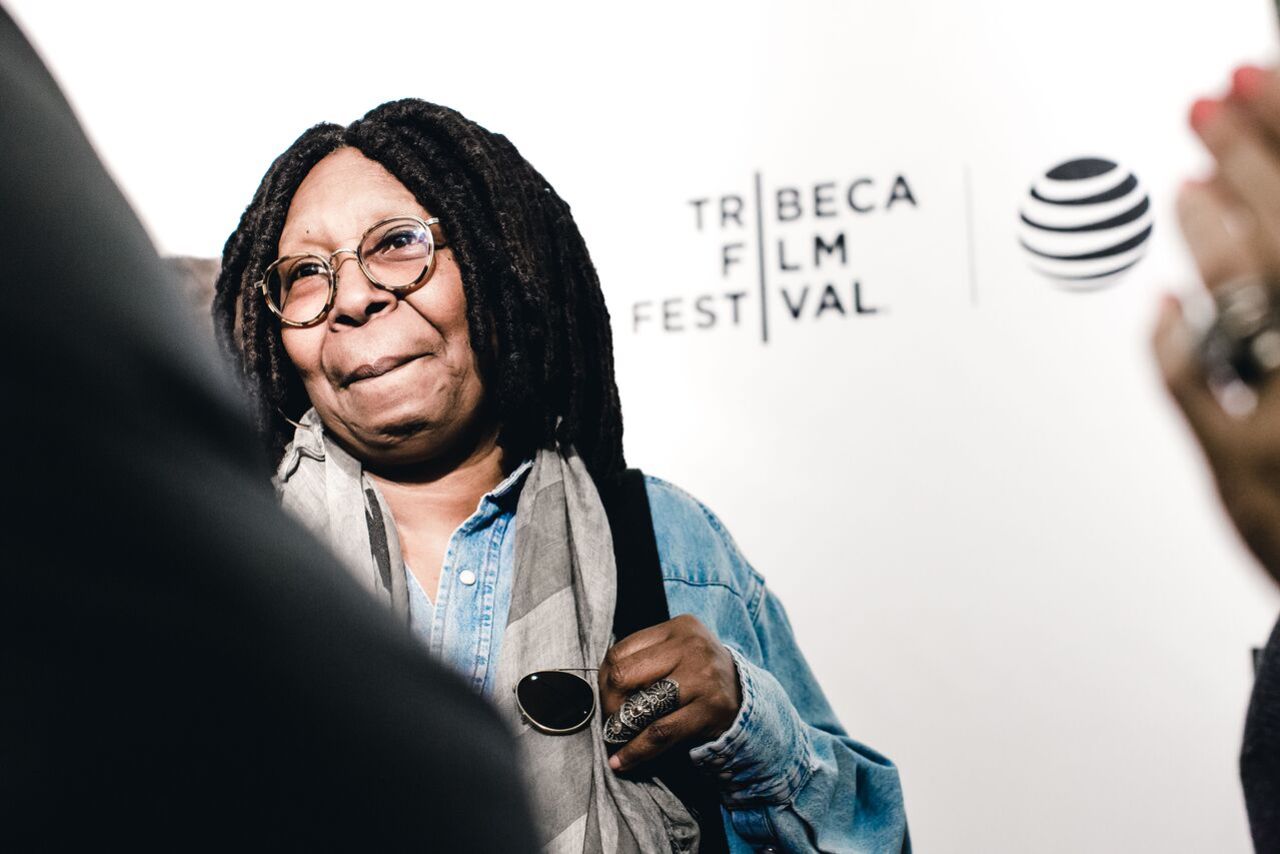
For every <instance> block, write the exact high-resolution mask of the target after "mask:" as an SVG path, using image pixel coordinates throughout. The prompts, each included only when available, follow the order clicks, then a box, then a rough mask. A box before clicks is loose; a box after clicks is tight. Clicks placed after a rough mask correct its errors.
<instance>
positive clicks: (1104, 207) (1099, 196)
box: [1019, 157, 1152, 290]
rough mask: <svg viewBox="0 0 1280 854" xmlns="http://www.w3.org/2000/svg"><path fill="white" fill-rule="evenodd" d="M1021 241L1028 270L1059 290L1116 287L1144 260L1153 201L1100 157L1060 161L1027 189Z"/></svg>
mask: <svg viewBox="0 0 1280 854" xmlns="http://www.w3.org/2000/svg"><path fill="white" fill-rule="evenodd" d="M1021 220H1022V222H1021V230H1020V236H1019V242H1020V243H1021V245H1022V248H1023V249H1024V250H1026V252H1027V256H1028V258H1029V260H1030V262H1031V267H1032V269H1033V270H1035V271H1036V272H1037V273H1040V274H1041V275H1043V276H1045V277H1047V278H1049V279H1050V280H1051V281H1053V282H1055V283H1056V284H1058V285H1061V286H1062V287H1065V288H1069V289H1072V290H1095V289H1099V288H1103V287H1106V286H1107V285H1111V284H1114V283H1115V282H1116V281H1118V280H1119V278H1120V276H1121V275H1122V274H1124V273H1125V272H1126V271H1128V270H1130V269H1131V268H1132V267H1133V266H1134V265H1135V264H1137V263H1138V262H1139V261H1141V260H1142V257H1143V255H1144V254H1145V253H1146V250H1147V239H1148V238H1149V237H1151V228H1152V221H1151V200H1150V198H1149V197H1148V196H1147V194H1146V192H1145V191H1144V190H1143V188H1142V187H1141V186H1140V185H1139V183H1138V178H1137V176H1135V175H1134V174H1133V173H1132V172H1130V171H1128V170H1127V169H1122V168H1120V166H1119V165H1117V164H1116V163H1114V162H1112V161H1110V160H1106V159H1103V158H1101V157H1083V158H1080V159H1077V160H1068V161H1067V162H1066V163H1060V164H1058V165H1057V166H1055V167H1053V168H1052V169H1050V170H1049V171H1048V172H1046V173H1045V174H1044V175H1043V176H1041V177H1040V178H1039V179H1038V180H1037V181H1036V182H1035V184H1033V185H1032V187H1031V192H1030V196H1029V197H1028V199H1027V200H1026V201H1025V203H1024V205H1023V208H1022V211H1021Z"/></svg>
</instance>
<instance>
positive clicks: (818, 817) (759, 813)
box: [690, 591, 911, 854]
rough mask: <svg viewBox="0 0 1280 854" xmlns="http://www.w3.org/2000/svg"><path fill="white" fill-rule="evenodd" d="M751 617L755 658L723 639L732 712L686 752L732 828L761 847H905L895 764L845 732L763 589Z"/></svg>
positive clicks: (903, 849)
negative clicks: (731, 665)
mask: <svg viewBox="0 0 1280 854" xmlns="http://www.w3.org/2000/svg"><path fill="white" fill-rule="evenodd" d="M755 623H756V632H757V638H758V640H759V644H760V652H761V656H760V657H761V660H760V661H758V662H757V661H751V660H750V659H749V658H748V657H747V655H746V654H745V653H744V651H743V650H740V649H737V648H735V647H734V646H733V645H732V644H731V643H727V644H726V646H727V647H728V649H729V652H730V653H731V654H732V655H733V658H734V662H735V663H736V664H737V665H738V679H739V682H740V684H741V686H742V707H741V708H740V709H739V711H738V716H737V718H736V719H735V720H734V722H733V724H732V726H730V728H729V729H728V730H726V731H725V732H724V733H723V734H722V735H721V736H720V738H718V739H716V740H715V741H713V742H711V743H709V744H704V745H701V746H699V747H696V748H694V749H693V750H692V751H691V752H690V757H691V758H692V759H693V760H694V764H695V765H698V766H699V767H701V768H703V769H704V770H706V771H707V772H709V773H713V774H715V776H716V777H717V778H718V779H719V781H720V791H721V799H722V801H723V803H724V805H725V807H726V809H727V811H728V815H729V818H730V821H731V823H732V825H733V829H734V831H735V832H736V833H737V834H738V835H739V836H740V837H742V838H743V840H744V841H747V842H750V843H752V844H753V845H756V846H761V847H762V850H768V848H769V847H772V848H773V849H775V850H777V851H788V852H809V851H859V852H863V851H865V852H893V854H897V852H900V851H901V852H909V851H910V850H911V849H910V843H909V842H908V839H907V826H906V813H905V810H904V808H903V800H902V788H901V784H900V783H899V780H898V772H897V769H896V768H895V767H894V766H893V764H892V763H891V762H889V760H888V759H886V758H885V757H883V756H881V755H880V754H878V753H876V752H875V751H873V750H871V749H870V748H868V747H866V746H864V745H862V744H859V743H858V742H856V741H854V740H853V739H851V738H849V737H848V736H847V735H846V734H845V733H844V730H843V729H842V728H841V726H840V724H839V723H838V722H837V721H836V718H835V715H834V713H833V712H832V710H831V707H830V706H829V705H828V703H827V701H826V698H825V697H824V696H823V694H822V690H821V688H819V687H818V684H817V681H816V680H815V679H814V677H813V674H812V672H810V670H809V667H808V665H807V664H806V663H805V661H804V657H803V656H802V655H801V653H800V651H799V649H798V648H797V647H796V644H795V639H794V637H793V635H792V633H791V626H790V624H789V623H788V622H787V617H786V613H785V612H784V611H783V609H782V605H781V603H780V602H779V601H778V600H777V598H776V597H774V596H773V595H772V594H771V593H768V592H767V591H766V592H765V593H764V600H763V602H762V605H761V609H760V612H759V614H758V615H757V618H756V620H755Z"/></svg>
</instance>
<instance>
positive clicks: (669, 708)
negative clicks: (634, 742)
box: [604, 679, 680, 744]
mask: <svg viewBox="0 0 1280 854" xmlns="http://www.w3.org/2000/svg"><path fill="white" fill-rule="evenodd" d="M678 708H680V685H679V683H678V682H676V680H674V679H659V680H658V681H657V682H654V683H653V684H652V685H650V686H649V687H648V688H641V689H640V690H639V691H636V692H635V693H634V694H632V695H631V696H630V697H628V698H627V699H626V701H625V702H624V703H623V704H622V708H620V709H618V712H617V714H614V715H609V717H608V719H607V720H606V721H605V722H604V740H605V741H606V742H608V743H609V744H626V743H627V742H628V741H630V740H631V739H633V738H635V737H636V736H637V735H639V734H640V732H641V730H643V729H644V728H645V727H647V726H648V725H649V724H651V723H653V722H654V721H656V720H657V719H658V718H661V717H665V716H666V715H669V714H671V713H672V712H674V711H675V710H676V709H678Z"/></svg>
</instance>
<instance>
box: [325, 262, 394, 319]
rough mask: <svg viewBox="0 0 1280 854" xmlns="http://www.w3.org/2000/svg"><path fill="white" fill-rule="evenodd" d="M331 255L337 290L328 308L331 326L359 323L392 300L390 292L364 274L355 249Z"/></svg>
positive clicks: (383, 309)
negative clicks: (331, 306)
mask: <svg viewBox="0 0 1280 854" xmlns="http://www.w3.org/2000/svg"><path fill="white" fill-rule="evenodd" d="M334 256H335V257H334V258H333V261H332V263H333V277H334V281H335V282H336V284H337V294H336V295H335V296H334V299H333V308H332V309H330V311H329V323H330V325H331V326H339V327H344V326H347V327H349V326H362V325H364V324H365V323H367V322H368V321H369V319H370V318H371V317H373V316H374V315H375V314H377V313H378V312H380V311H385V310H386V309H388V308H390V307H391V305H392V304H393V303H395V301H396V297H395V295H394V294H392V293H390V292H389V291H386V290H383V289H382V288H380V287H378V286H377V285H375V284H374V283H373V282H372V281H370V280H369V277H368V276H366V275H365V273H364V270H363V269H362V268H361V267H360V262H359V261H358V260H357V258H356V254H355V252H353V251H352V250H350V249H340V250H338V251H337V252H335V253H334Z"/></svg>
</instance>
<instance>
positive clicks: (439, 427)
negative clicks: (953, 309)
mask: <svg viewBox="0 0 1280 854" xmlns="http://www.w3.org/2000/svg"><path fill="white" fill-rule="evenodd" d="M399 214H413V215H415V216H418V217H421V218H423V219H427V218H428V217H429V216H430V213H428V212H427V211H426V210H424V209H423V208H422V206H421V205H419V204H418V202H417V201H416V200H415V199H414V197H413V194H412V193H410V192H409V191H408V190H407V189H406V188H405V187H404V185H403V184H401V183H400V182H399V181H398V180H396V178H395V177H393V176H392V175H391V173H390V172H388V171H387V170H386V169H384V168H383V167H382V166H381V165H380V164H378V163H375V162H374V161H372V160H370V159H368V158H367V157H365V156H364V155H363V154H361V153H360V152H359V151H357V150H356V149H354V148H341V149H338V150H337V151H335V152H334V153H332V154H330V155H329V156H327V157H325V158H324V159H323V160H321V161H320V162H319V163H317V164H316V165H315V167H314V168H313V169H312V170H311V172H309V173H308V174H307V177H306V178H305V179H303V181H302V184H301V185H300V186H299V187H298V191H297V192H296V193H295V194H294V196H293V201H292V203H291V204H290V205H289V211H288V214H287V215H286V217H285V223H284V231H283V232H282V233H281V235H280V248H279V252H280V255H281V256H284V255H296V254H300V253H304V252H313V253H316V254H318V255H322V256H324V257H328V256H329V255H330V254H331V253H332V252H333V251H334V250H336V249H341V248H350V249H354V248H355V246H356V245H357V244H358V243H359V241H360V238H361V236H362V235H363V234H364V232H365V230H366V229H368V228H369V226H371V225H373V224H374V223H376V222H378V221H380V220H383V219H386V218H387V217H392V216H397V215H399ZM440 227H441V228H442V229H443V230H444V231H445V233H447V230H448V228H449V223H447V222H444V223H441V226H440ZM334 264H335V265H337V266H336V275H337V281H338V289H337V297H336V299H335V301H334V304H333V308H332V309H330V310H329V314H328V315H327V316H326V317H325V318H324V320H322V321H321V322H320V323H318V324H316V325H315V326H311V327H307V328H290V327H283V328H282V329H281V337H282V338H283V340H284V348H285V351H286V352H287V353H288V355H289V359H290V360H291V361H292V362H293V365H294V367H295V368H296V369H297V371H298V373H299V375H300V376H301V377H302V382H303V385H304V386H305V387H306V390H307V394H308V395H309V396H310V398H311V403H312V405H313V406H315V408H316V411H317V412H318V413H319V415H320V418H321V420H322V421H323V422H324V425H325V429H326V430H328V431H329V433H330V434H332V435H333V436H334V437H335V438H337V439H338V441H339V442H340V443H341V444H342V445H344V446H345V447H346V448H347V449H348V450H350V451H351V452H352V453H353V454H354V455H355V456H356V457H357V458H359V459H361V460H362V461H364V462H366V463H373V464H381V465H404V464H412V463H419V462H424V461H427V460H431V459H433V458H436V457H438V456H439V455H441V454H443V453H446V452H449V451H451V450H454V449H455V448H457V447H458V446H459V445H460V443H462V442H465V441H468V440H471V441H474V436H475V434H476V433H477V431H479V430H480V427H481V425H479V424H478V420H479V415H478V413H479V410H480V403H481V400H482V398H483V396H484V388H483V386H482V384H481V382H480V371H479V367H478V365H477V364H476V357H475V353H473V352H472V350H471V343H470V337H469V334H468V328H467V304H466V297H465V296H464V294H463V291H462V277H461V275H460V274H459V271H458V265H457V264H456V263H455V261H454V258H453V254H452V253H451V252H450V251H449V250H448V249H441V250H438V251H437V253H436V262H435V272H434V273H433V274H432V276H431V278H430V279H428V280H427V282H426V283H425V284H424V285H422V286H421V287H419V288H418V289H417V290H415V291H413V292H412V293H410V294H409V295H408V296H403V297H396V296H395V295H394V294H391V293H389V292H387V291H385V290H383V289H381V288H378V287H376V286H374V285H373V283H372V282H370V281H369V279H368V278H367V277H366V276H365V275H364V272H363V271H362V270H361V269H360V265H359V264H358V263H357V262H356V259H355V256H354V255H352V254H350V253H343V254H341V255H339V256H338V257H337V258H335V259H334Z"/></svg>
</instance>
